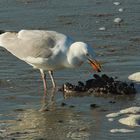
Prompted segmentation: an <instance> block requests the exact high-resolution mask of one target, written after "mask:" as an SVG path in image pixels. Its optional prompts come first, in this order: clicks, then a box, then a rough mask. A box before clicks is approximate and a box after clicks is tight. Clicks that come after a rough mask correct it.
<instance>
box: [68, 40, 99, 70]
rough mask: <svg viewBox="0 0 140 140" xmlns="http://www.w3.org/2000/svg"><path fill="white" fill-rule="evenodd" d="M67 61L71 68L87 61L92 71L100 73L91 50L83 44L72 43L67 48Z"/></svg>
mask: <svg viewBox="0 0 140 140" xmlns="http://www.w3.org/2000/svg"><path fill="white" fill-rule="evenodd" d="M67 59H68V62H69V64H70V65H71V66H72V67H78V66H80V65H82V64H83V63H84V62H85V61H87V62H88V63H89V64H90V65H91V66H92V67H93V69H94V70H96V71H97V72H100V71H101V66H100V64H99V62H97V61H96V60H95V53H94V50H93V48H92V47H90V46H89V45H88V44H86V43H84V42H75V43H73V44H72V45H71V46H70V48H69V51H68V55H67Z"/></svg>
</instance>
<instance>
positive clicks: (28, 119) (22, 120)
mask: <svg viewBox="0 0 140 140" xmlns="http://www.w3.org/2000/svg"><path fill="white" fill-rule="evenodd" d="M17 120H18V121H16V122H15V124H13V125H11V126H10V127H9V128H8V129H7V137H8V138H9V137H10V138H18V139H22V138H24V139H39V138H42V139H45V138H46V139H61V140H64V139H66V138H69V139H78V140H84V139H89V137H90V133H89V130H91V127H92V123H88V122H85V121H83V120H82V118H81V117H80V115H78V114H76V113H74V111H73V110H71V109H69V108H63V109H62V108H61V109H57V110H55V111H46V112H39V111H37V110H33V109H30V110H26V111H23V112H21V113H20V114H19V115H18V118H17Z"/></svg>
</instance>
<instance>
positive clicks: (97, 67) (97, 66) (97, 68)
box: [88, 58, 101, 72]
mask: <svg viewBox="0 0 140 140" xmlns="http://www.w3.org/2000/svg"><path fill="white" fill-rule="evenodd" d="M88 61H89V64H90V65H91V66H92V68H93V69H94V70H95V71H97V72H101V65H100V63H99V62H98V61H97V60H95V59H94V60H92V59H90V58H88Z"/></svg>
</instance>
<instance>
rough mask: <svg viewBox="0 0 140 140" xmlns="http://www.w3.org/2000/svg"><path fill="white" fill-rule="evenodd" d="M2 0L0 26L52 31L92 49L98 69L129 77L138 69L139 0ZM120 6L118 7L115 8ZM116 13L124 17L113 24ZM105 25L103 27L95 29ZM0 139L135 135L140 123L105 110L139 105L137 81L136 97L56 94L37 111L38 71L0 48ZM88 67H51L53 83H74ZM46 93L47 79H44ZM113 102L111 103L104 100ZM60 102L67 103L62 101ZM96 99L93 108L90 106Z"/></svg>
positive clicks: (96, 139)
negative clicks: (119, 118)
mask: <svg viewBox="0 0 140 140" xmlns="http://www.w3.org/2000/svg"><path fill="white" fill-rule="evenodd" d="M113 2H114V0H108V1H107V2H106V1H101V0H100V1H97V0H86V1H85V0H76V1H75V0H71V1H65V0H61V2H60V1H58V0H53V1H51V0H1V1H0V28H1V29H6V30H19V29H23V28H25V29H49V30H56V31H59V32H62V33H65V34H68V35H70V36H73V38H75V39H76V40H83V41H85V42H87V43H89V44H90V45H91V46H93V47H94V48H95V51H96V53H97V58H98V59H99V60H100V61H101V62H102V65H103V72H102V73H105V74H108V75H109V76H114V77H115V76H117V77H118V79H119V80H123V81H128V79H127V77H128V75H129V74H131V73H133V72H137V71H139V70H140V65H139V62H140V57H139V52H140V48H139V44H140V36H139V30H140V26H139V14H140V1H132V0H120V1H119V2H120V3H121V4H120V5H119V6H116V5H114V4H113ZM119 8H123V9H124V11H123V12H119V11H118V9H119ZM116 17H120V18H122V19H123V22H122V23H120V24H119V25H118V24H115V23H114V22H113V20H114V19H115V18H116ZM100 27H105V28H106V30H105V31H99V28H100ZM0 50H1V51H0V67H1V68H0V138H1V139H6V140H7V139H12V138H15V139H18V140H22V139H29V140H30V139H33V140H35V139H39V138H40V139H41V138H42V139H47V140H55V139H60V140H71V139H73V140H82V139H83V140H92V139H94V140H103V139H110V140H112V139H113V140H121V139H128V140H132V139H135V140H138V139H139V136H140V128H139V127H134V128H130V127H128V126H124V125H121V124H119V123H118V122H117V121H113V122H109V121H108V120H107V118H106V117H105V116H106V114H108V113H111V112H115V111H118V110H120V109H123V108H126V107H130V106H134V105H136V106H140V84H139V83H137V84H136V88H137V92H138V93H137V94H136V96H135V97H130V98H128V97H125V98H121V99H118V98H112V97H110V98H103V97H93V96H92V97H88V96H86V97H85V96H84V97H71V98H67V99H64V98H63V95H62V93H61V92H57V93H56V100H55V102H54V104H52V111H46V112H39V111H38V110H39V109H40V108H41V106H43V105H44V102H43V101H42V97H43V87H42V81H41V79H40V74H39V71H38V70H33V69H32V67H30V66H29V65H27V64H26V63H24V62H22V61H20V60H18V59H17V58H15V57H14V56H12V55H11V54H10V53H8V52H7V51H5V50H4V49H2V48H0ZM92 73H93V72H92V70H91V68H90V66H88V65H86V64H85V65H84V66H82V67H81V68H79V69H76V70H75V69H74V70H63V71H59V72H55V77H56V82H57V85H58V86H61V85H62V84H63V83H65V82H72V83H77V81H79V80H81V81H85V80H87V79H89V78H90V77H91V76H92ZM48 86H49V91H48V92H49V94H51V83H50V79H48ZM110 101H115V103H109V102H110ZM62 102H65V103H66V105H65V106H62V105H61V104H62ZM91 104H96V105H97V106H99V107H97V108H91V107H90V105H91ZM115 128H118V129H119V128H126V129H133V130H134V132H133V133H127V134H125V133H111V132H110V130H111V129H115Z"/></svg>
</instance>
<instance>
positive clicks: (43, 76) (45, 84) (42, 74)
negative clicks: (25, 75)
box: [40, 69, 47, 96]
mask: <svg viewBox="0 0 140 140" xmlns="http://www.w3.org/2000/svg"><path fill="white" fill-rule="evenodd" d="M40 73H41V77H42V80H43V86H44V96H46V94H47V82H46V74H45V73H44V71H43V70H42V69H40Z"/></svg>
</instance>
